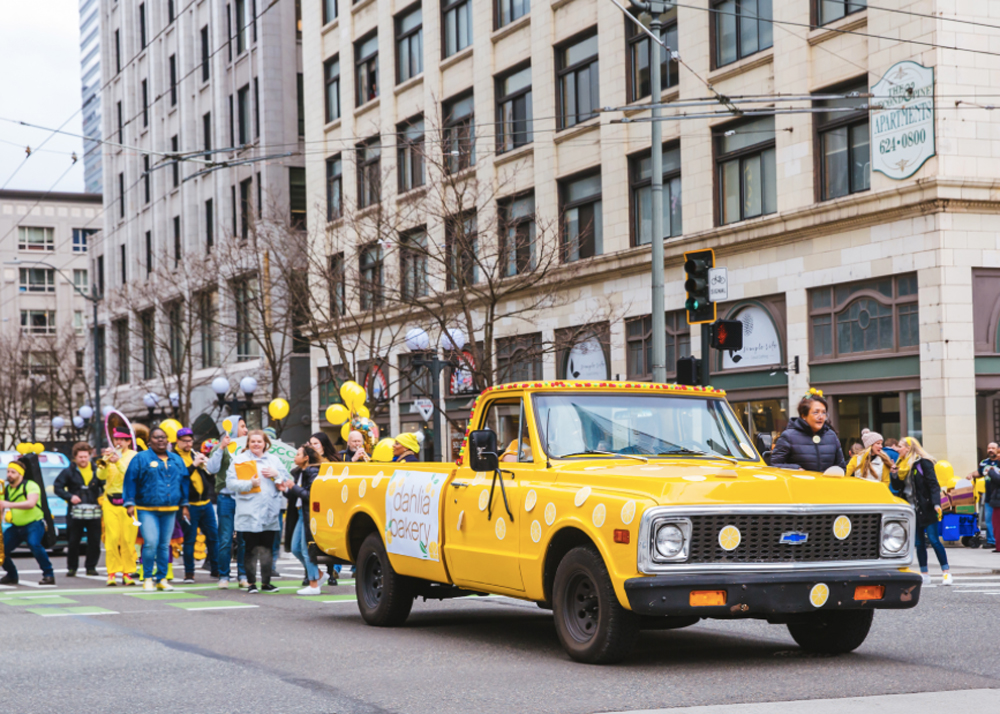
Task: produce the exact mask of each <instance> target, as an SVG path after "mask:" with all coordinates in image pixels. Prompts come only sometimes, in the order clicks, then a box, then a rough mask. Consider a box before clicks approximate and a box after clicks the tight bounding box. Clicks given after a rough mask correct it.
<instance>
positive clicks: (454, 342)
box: [441, 327, 466, 352]
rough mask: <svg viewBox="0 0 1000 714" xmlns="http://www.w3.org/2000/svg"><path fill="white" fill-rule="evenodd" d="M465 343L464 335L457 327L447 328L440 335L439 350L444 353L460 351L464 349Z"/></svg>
mask: <svg viewBox="0 0 1000 714" xmlns="http://www.w3.org/2000/svg"><path fill="white" fill-rule="evenodd" d="M465 342H466V340H465V333H464V332H462V330H461V328H458V327H449V328H448V330H447V331H446V332H444V333H442V335H441V348H442V349H443V350H444V351H445V352H452V351H461V350H462V348H464V347H465Z"/></svg>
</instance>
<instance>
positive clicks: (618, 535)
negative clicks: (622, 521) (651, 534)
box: [615, 528, 629, 545]
mask: <svg viewBox="0 0 1000 714" xmlns="http://www.w3.org/2000/svg"><path fill="white" fill-rule="evenodd" d="M628 542H629V532H628V530H626V529H624V528H616V529H615V543H624V544H625V545H628Z"/></svg>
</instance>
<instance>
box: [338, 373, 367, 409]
mask: <svg viewBox="0 0 1000 714" xmlns="http://www.w3.org/2000/svg"><path fill="white" fill-rule="evenodd" d="M340 398H341V399H342V400H343V402H344V405H345V406H346V407H347V408H348V409H350V410H351V411H352V412H356V411H357V410H358V408H359V407H360V406H362V405H363V404H364V403H365V399H367V398H368V395H367V394H366V393H365V389H364V387H362V386H361V385H360V384H358V383H357V382H352V381H347V382H344V383H343V384H342V385H340Z"/></svg>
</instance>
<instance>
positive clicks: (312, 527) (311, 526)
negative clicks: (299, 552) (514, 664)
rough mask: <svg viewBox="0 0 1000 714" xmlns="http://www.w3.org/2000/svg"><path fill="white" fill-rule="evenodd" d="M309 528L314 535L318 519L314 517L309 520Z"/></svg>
mask: <svg viewBox="0 0 1000 714" xmlns="http://www.w3.org/2000/svg"><path fill="white" fill-rule="evenodd" d="M309 530H310V531H311V532H312V534H313V535H316V519H315V518H313V519H311V520H310V521H309Z"/></svg>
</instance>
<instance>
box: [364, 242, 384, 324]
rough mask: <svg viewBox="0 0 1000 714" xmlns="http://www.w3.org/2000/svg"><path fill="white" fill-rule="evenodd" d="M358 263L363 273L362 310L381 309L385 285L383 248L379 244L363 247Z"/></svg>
mask: <svg viewBox="0 0 1000 714" xmlns="http://www.w3.org/2000/svg"><path fill="white" fill-rule="evenodd" d="M358 262H359V266H358V267H359V269H360V271H361V309H362V310H371V309H373V308H377V307H381V306H382V286H383V285H384V284H385V275H384V270H385V264H384V262H383V255H382V246H380V245H379V244H378V243H370V244H368V245H366V246H362V248H361V254H360V257H359V261H358Z"/></svg>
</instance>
